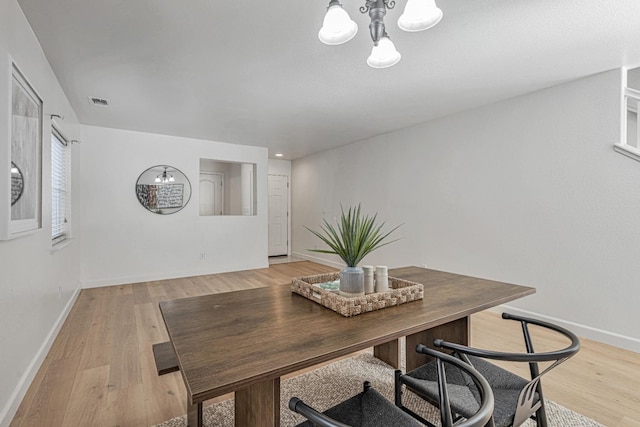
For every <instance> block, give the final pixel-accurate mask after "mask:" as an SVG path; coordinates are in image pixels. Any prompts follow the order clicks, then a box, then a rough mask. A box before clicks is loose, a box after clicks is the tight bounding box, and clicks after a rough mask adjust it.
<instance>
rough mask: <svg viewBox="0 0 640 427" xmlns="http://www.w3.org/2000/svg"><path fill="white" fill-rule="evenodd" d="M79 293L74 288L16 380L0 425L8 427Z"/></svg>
mask: <svg viewBox="0 0 640 427" xmlns="http://www.w3.org/2000/svg"><path fill="white" fill-rule="evenodd" d="M79 294H80V289H76V290H75V291H74V292H73V295H71V298H70V299H69V301H68V302H67V305H66V306H65V307H64V310H62V313H60V316H58V319H57V320H56V322H55V323H54V324H53V328H51V330H50V331H49V334H47V337H46V338H45V340H44V342H43V343H42V345H41V346H40V348H39V349H38V352H37V353H36V355H35V356H34V357H33V359H32V360H31V363H29V366H27V369H26V370H25V372H24V374H22V377H20V381H18V384H17V385H16V388H15V389H14V390H13V393H12V394H11V397H10V398H9V401H8V402H7V404H6V405H5V406H4V408H3V409H2V412H0V427H9V424H11V420H12V419H13V417H14V416H15V414H16V412H18V407H19V406H20V403H21V402H22V399H24V396H25V395H26V394H27V390H28V389H29V386H30V385H31V382H32V381H33V379H34V378H35V376H36V374H37V373H38V369H40V366H41V365H42V362H43V361H44V359H45V357H47V354H48V353H49V350H50V349H51V346H52V345H53V341H54V340H55V339H56V337H57V336H58V332H60V328H62V325H63V324H64V321H65V320H67V316H68V315H69V312H70V311H71V308H72V307H73V304H74V303H75V302H76V299H78V295H79Z"/></svg>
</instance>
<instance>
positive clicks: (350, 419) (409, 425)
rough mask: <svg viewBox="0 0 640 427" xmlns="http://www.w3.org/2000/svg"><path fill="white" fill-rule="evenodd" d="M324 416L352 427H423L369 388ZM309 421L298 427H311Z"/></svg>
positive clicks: (331, 409)
mask: <svg viewBox="0 0 640 427" xmlns="http://www.w3.org/2000/svg"><path fill="white" fill-rule="evenodd" d="M324 414H326V415H328V416H329V417H331V418H333V419H335V420H340V422H342V423H344V424H347V425H349V426H353V427H363V426H371V427H375V426H380V427H390V426H394V427H415V426H423V424H421V423H419V422H418V421H416V420H415V419H413V418H412V417H411V416H409V415H408V414H406V413H404V412H402V411H400V410H398V408H396V406H395V405H394V404H393V402H391V401H389V400H388V399H386V398H385V397H384V396H382V395H381V394H380V393H378V392H377V391H376V390H375V389H373V388H369V389H367V390H365V391H363V392H362V393H360V394H357V395H355V396H353V397H352V398H350V399H348V400H345V401H344V402H342V403H340V404H338V405H336V406H334V407H332V408H330V409H328V410H326V411H325V412H324ZM313 425H314V424H313V423H311V421H305V422H303V423H302V424H298V427H313Z"/></svg>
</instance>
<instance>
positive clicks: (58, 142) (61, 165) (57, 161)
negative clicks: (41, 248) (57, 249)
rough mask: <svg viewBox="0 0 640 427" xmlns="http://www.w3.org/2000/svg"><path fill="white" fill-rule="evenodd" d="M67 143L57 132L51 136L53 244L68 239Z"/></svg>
mask: <svg viewBox="0 0 640 427" xmlns="http://www.w3.org/2000/svg"><path fill="white" fill-rule="evenodd" d="M68 151H69V150H68V147H67V141H66V140H65V139H64V138H63V137H62V135H60V133H59V132H56V131H55V129H54V131H53V133H52V134H51V239H52V241H53V244H54V245H55V244H56V243H60V242H61V241H63V240H64V239H66V238H67V237H68V234H69V231H68V229H67V224H68V221H67V207H68V205H69V195H68V194H67V166H68V163H69V162H68V157H69V153H68Z"/></svg>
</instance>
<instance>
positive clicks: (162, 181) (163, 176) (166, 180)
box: [155, 167, 176, 184]
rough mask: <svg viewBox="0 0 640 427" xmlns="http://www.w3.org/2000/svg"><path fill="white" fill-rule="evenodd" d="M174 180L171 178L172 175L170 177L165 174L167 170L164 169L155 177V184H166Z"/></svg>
mask: <svg viewBox="0 0 640 427" xmlns="http://www.w3.org/2000/svg"><path fill="white" fill-rule="evenodd" d="M175 180H176V179H175V178H174V177H173V175H171V174H170V173H167V168H166V167H165V168H164V171H163V172H162V173H161V174H160V175H158V176H156V179H155V182H158V183H160V184H167V183H169V182H174V181H175Z"/></svg>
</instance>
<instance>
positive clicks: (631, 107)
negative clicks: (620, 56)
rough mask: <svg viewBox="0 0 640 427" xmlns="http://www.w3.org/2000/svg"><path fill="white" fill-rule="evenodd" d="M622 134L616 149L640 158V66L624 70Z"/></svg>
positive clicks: (637, 158)
mask: <svg viewBox="0 0 640 427" xmlns="http://www.w3.org/2000/svg"><path fill="white" fill-rule="evenodd" d="M623 73H624V74H623V79H622V80H623V100H624V107H623V110H622V135H621V142H620V144H616V145H615V146H614V148H615V149H616V151H618V152H620V153H622V154H624V155H626V156H629V157H631V158H632V159H636V160H640V122H639V121H638V110H639V108H638V107H639V106H640V68H632V69H628V70H623Z"/></svg>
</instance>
